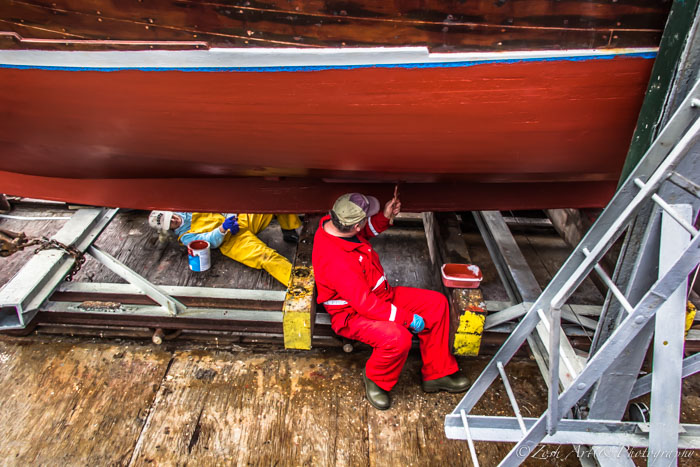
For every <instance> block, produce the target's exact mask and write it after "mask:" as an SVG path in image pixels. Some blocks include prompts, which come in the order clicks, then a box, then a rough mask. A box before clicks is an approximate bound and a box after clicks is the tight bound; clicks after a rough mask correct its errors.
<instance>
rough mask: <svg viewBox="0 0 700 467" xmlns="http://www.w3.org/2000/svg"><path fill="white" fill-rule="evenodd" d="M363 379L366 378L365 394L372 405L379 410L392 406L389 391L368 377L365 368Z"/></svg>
mask: <svg viewBox="0 0 700 467" xmlns="http://www.w3.org/2000/svg"><path fill="white" fill-rule="evenodd" d="M362 379H364V380H365V394H366V395H367V400H368V401H369V403H370V404H372V407H374V408H375V409H379V410H386V409H388V408H389V407H391V399H389V391H385V390H384V389H382V388H380V387H379V386H377V383H375V382H374V381H372V380H371V379H369V378H368V377H367V375H366V374H365V370H362Z"/></svg>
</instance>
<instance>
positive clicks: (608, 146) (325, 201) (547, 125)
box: [0, 52, 653, 212]
mask: <svg viewBox="0 0 700 467" xmlns="http://www.w3.org/2000/svg"><path fill="white" fill-rule="evenodd" d="M47 53H49V54H50V53H51V52H47ZM651 57H653V54H649V53H639V54H635V53H628V54H623V55H618V56H614V55H611V56H596V55H593V56H587V57H584V58H581V57H579V58H576V59H572V58H560V59H546V60H544V59H531V60H530V59H527V60H491V61H486V62H483V61H478V60H477V61H473V62H469V63H466V62H464V63H463V62H457V63H427V64H426V63H423V64H409V65H385V66H345V67H344V66H327V67H306V68H304V67H301V68H300V67H295V68H292V67H281V68H276V69H266V68H231V69H204V70H203V69H198V70H196V71H195V70H193V69H169V68H162V69H158V68H152V69H147V68H140V69H124V68H114V69H112V68H105V69H101V70H97V69H95V68H89V67H88V68H84V67H83V68H81V67H46V66H44V67H41V66H17V65H4V67H3V68H0V81H2V82H3V86H2V88H0V112H2V117H3V121H4V122H5V124H4V125H2V127H0V171H1V172H0V192H2V191H4V192H6V193H9V194H15V195H23V196H31V197H42V198H50V199H60V200H65V201H70V202H76V203H86V204H97V205H108V206H121V207H131V208H153V207H162V208H165V207H167V208H173V209H181V210H206V209H211V210H221V211H227V210H229V211H237V210H240V209H245V210H248V211H268V212H272V211H279V212H281V211H288V212H294V211H299V212H313V211H324V210H326V209H327V208H328V206H329V205H330V203H331V202H332V199H333V198H334V197H335V196H337V195H338V194H341V193H343V192H345V191H348V190H360V189H362V190H364V191H370V192H373V193H376V194H378V195H379V196H381V197H382V198H386V197H388V196H389V195H390V194H391V192H392V191H393V190H392V187H393V184H394V183H395V182H396V181H401V182H402V183H403V185H402V188H401V192H402V196H403V200H404V207H405V208H406V209H407V210H414V211H421V210H455V209H518V208H554V207H599V206H603V205H604V204H605V203H606V202H607V200H608V199H609V198H610V196H611V195H612V193H613V191H614V188H615V186H616V183H617V178H618V176H619V173H620V170H621V167H622V164H623V162H624V157H625V154H626V150H627V147H628V145H629V140H630V137H631V134H632V131H633V129H634V125H635V121H636V116H637V113H638V111H639V107H640V105H641V102H642V98H643V95H644V90H645V88H646V83H647V81H648V77H649V72H650V69H651V65H652V62H653V60H652V59H651Z"/></svg>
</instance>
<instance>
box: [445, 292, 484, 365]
mask: <svg viewBox="0 0 700 467" xmlns="http://www.w3.org/2000/svg"><path fill="white" fill-rule="evenodd" d="M452 301H453V306H454V307H455V308H456V309H457V310H459V313H460V314H459V323H458V324H457V329H456V330H455V336H454V341H453V343H452V347H453V349H454V352H453V353H454V355H460V356H476V355H479V349H480V348H481V335H482V333H483V332H484V322H485V321H486V304H485V303H484V299H483V295H482V294H481V290H480V289H456V290H454V291H453V292H452Z"/></svg>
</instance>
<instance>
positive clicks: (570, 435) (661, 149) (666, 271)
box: [445, 81, 700, 466]
mask: <svg viewBox="0 0 700 467" xmlns="http://www.w3.org/2000/svg"><path fill="white" fill-rule="evenodd" d="M699 104H700V81H698V82H697V83H696V84H695V86H694V87H693V89H692V90H691V91H690V93H689V94H688V96H687V98H686V99H685V100H684V101H683V103H682V104H681V105H680V107H679V108H678V110H677V111H676V113H675V114H674V115H673V116H672V117H671V119H670V120H669V121H668V123H667V124H666V126H665V127H664V129H663V130H662V132H661V133H660V135H659V137H658V138H657V139H656V140H655V141H654V143H653V144H652V145H651V147H650V148H649V150H648V151H647V152H646V154H645V156H644V158H643V159H642V160H641V161H640V163H639V164H638V165H637V167H636V169H635V170H634V171H633V173H632V174H631V175H630V176H629V178H628V179H627V181H626V182H625V183H624V185H623V186H622V187H621V189H620V190H619V191H618V192H617V194H616V195H615V196H614V198H613V199H612V201H611V202H610V203H609V205H608V206H607V208H606V209H605V210H604V211H603V212H602V214H601V215H600V217H599V218H598V220H597V221H596V223H595V224H594V225H593V226H592V227H591V229H590V230H589V232H588V233H587V234H586V235H585V237H584V238H583V239H582V240H581V242H580V243H579V245H578V246H577V247H576V249H575V250H574V251H573V253H572V254H571V256H570V257H569V258H568V259H567V261H566V262H565V263H564V265H563V266H562V267H561V269H560V270H559V271H558V273H557V274H556V275H555V276H554V278H553V279H552V281H551V282H550V284H549V285H548V286H547V287H546V288H545V290H544V291H542V293H541V294H539V296H538V297H537V299H536V300H534V303H533V304H532V305H531V306H530V307H529V309H528V311H527V313H526V314H525V315H524V317H523V318H522V320H521V321H520V323H519V324H518V326H517V327H516V328H515V330H514V331H513V333H512V334H511V335H510V337H509V338H508V339H507V340H506V342H505V343H504V344H503V346H502V347H501V349H500V350H499V351H498V352H497V353H496V355H495V356H494V357H493V359H492V360H491V362H490V363H489V364H488V365H487V367H486V368H485V369H484V371H483V372H482V374H481V375H480V376H479V378H478V379H477V380H476V382H475V383H474V385H473V386H472V388H471V389H470V390H469V392H468V393H467V394H466V395H465V396H464V398H463V399H462V400H461V402H460V403H459V405H457V407H456V408H455V409H454V410H453V411H452V413H451V414H449V415H447V416H446V418H445V433H446V435H447V437H448V438H451V439H463V440H467V441H468V442H469V447H470V450H471V453H472V458H473V460H474V462H475V464H476V463H477V462H478V459H477V455H476V451H475V449H474V441H501V442H516V443H517V444H516V445H515V447H513V449H512V450H511V451H510V452H509V453H508V455H507V456H506V457H505V458H504V459H503V461H502V462H501V465H505V466H510V465H519V464H520V463H521V462H523V461H524V460H525V459H526V458H527V457H528V455H529V454H530V453H532V452H534V451H535V448H536V446H537V445H538V444H539V443H552V444H576V445H588V446H592V447H593V448H592V450H593V452H594V453H595V454H596V457H597V459H598V461H599V463H600V464H606V465H608V464H609V465H613V464H616V465H630V463H631V459H630V458H629V457H628V456H621V457H619V458H617V459H611V458H605V456H604V455H602V454H603V450H604V447H609V446H620V447H642V448H648V452H649V463H650V465H652V464H653V462H655V461H656V459H657V458H658V456H661V455H663V456H664V458H665V459H671V463H673V462H675V459H676V457H675V456H677V453H678V449H700V425H689V424H680V423H679V416H680V401H681V380H682V378H683V377H684V376H687V375H689V374H692V373H694V372H696V371H697V370H698V369H700V365H698V363H697V362H698V356H697V355H695V356H692V357H689V358H688V359H686V360H685V361H684V360H683V345H684V333H685V311H686V300H687V289H688V277H689V276H690V275H691V273H693V271H694V270H695V269H696V268H697V266H698V263H700V235H699V232H698V230H697V229H696V228H695V226H694V222H695V219H696V218H697V215H698V210H699V209H700V118H699V117H700V108H698V105H699ZM625 232H627V237H626V242H625V245H624V246H623V252H622V253H621V255H620V261H619V262H618V266H617V269H616V272H615V274H614V276H613V277H612V278H611V277H610V276H608V274H607V273H606V272H605V271H604V270H603V269H602V268H601V267H600V266H599V262H600V261H601V260H602V258H603V256H604V255H605V254H606V253H607V252H608V250H609V249H610V248H611V246H612V245H613V244H614V243H615V242H616V241H617V239H618V238H620V237H621V236H622V234H623V233H625ZM625 271H628V272H626V273H625ZM629 271H632V272H629ZM592 272H595V273H596V274H598V275H599V276H600V278H601V279H602V281H603V282H604V283H605V284H606V285H607V287H608V288H609V291H610V293H609V294H608V299H607V300H606V304H605V305H604V308H603V314H602V315H601V319H600V322H599V325H598V328H597V329H596V335H595V337H594V340H593V346H592V348H591V353H590V355H589V357H588V359H587V360H586V361H585V363H582V364H581V365H580V366H578V367H576V366H572V365H562V364H561V363H562V360H563V358H564V357H565V356H562V354H561V351H562V350H561V349H562V342H565V336H562V331H561V321H562V310H566V304H567V301H568V300H569V298H570V297H571V295H572V294H573V293H574V291H575V290H576V289H577V288H578V287H579V285H581V283H582V282H583V280H584V279H585V278H586V277H587V276H588V275H589V274H591V273H592ZM645 281H646V282H645ZM654 317H656V320H654V319H653V318H654ZM538 327H540V328H542V327H544V328H545V331H546V333H543V332H541V329H540V330H539V331H538V330H537V328H538ZM533 335H534V336H539V337H540V338H541V337H542V336H545V335H546V336H547V340H546V341H544V342H543V344H544V345H545V346H546V350H547V355H548V362H547V373H546V375H547V376H546V377H547V380H548V381H547V385H548V387H549V394H548V402H547V409H546V411H545V412H544V413H543V414H542V415H541V416H540V417H539V418H524V417H522V415H521V414H520V410H519V407H518V403H517V400H516V396H515V394H514V391H513V390H512V388H511V386H510V383H509V381H508V377H507V373H506V368H505V367H506V365H507V363H508V362H509V361H510V360H511V359H512V358H513V356H514V355H515V353H516V352H517V351H518V349H520V347H521V346H522V345H523V343H524V342H525V341H526V340H528V339H530V338H531V336H533ZM652 335H653V336H654V337H655V339H654V348H653V352H654V365H653V372H652V374H651V375H650V376H647V377H644V378H640V379H637V377H638V375H639V370H640V368H641V364H642V362H643V358H644V355H645V354H646V351H647V348H648V346H649V343H650V342H651V337H652ZM562 372H566V373H568V374H569V378H568V380H567V379H563V378H561V373H562ZM498 377H500V378H501V379H502V381H503V384H504V385H505V387H506V391H507V393H508V397H509V399H510V401H511V404H512V406H513V411H514V414H515V416H514V417H496V416H476V415H470V412H471V411H472V409H473V408H474V406H475V405H476V403H477V402H478V401H479V400H480V399H481V397H482V396H483V395H484V393H485V392H486V391H487V390H488V389H489V387H490V386H491V384H493V383H494V381H495V380H496V378H498ZM649 390H651V420H650V422H649V423H642V422H623V421H620V420H621V418H622V416H623V413H624V408H625V407H626V406H627V404H628V402H629V401H630V399H631V398H633V397H638V396H639V395H642V394H645V393H646V392H648V391H649ZM625 452H626V451H625Z"/></svg>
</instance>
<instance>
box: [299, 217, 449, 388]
mask: <svg viewBox="0 0 700 467" xmlns="http://www.w3.org/2000/svg"><path fill="white" fill-rule="evenodd" d="M325 222H330V216H325V217H324V218H323V219H321V223H320V226H319V228H318V230H317V231H316V236H315V238H314V249H313V256H312V262H313V267H314V275H315V278H316V286H317V287H318V298H317V300H318V303H323V304H324V306H325V308H326V310H327V311H328V313H329V314H330V315H331V326H332V328H333V330H334V331H335V332H336V334H338V335H340V336H343V337H347V338H348V339H353V340H358V341H360V342H364V343H366V344H369V345H371V346H372V348H373V349H374V351H373V352H372V356H371V357H370V359H369V360H368V361H367V366H366V370H365V371H366V375H367V377H368V378H369V379H371V380H372V381H374V382H375V383H376V384H377V385H378V386H379V387H381V388H382V389H384V390H385V391H390V390H391V389H392V388H393V387H394V385H395V384H396V382H397V381H398V379H399V374H400V373H401V368H403V365H404V363H405V362H406V357H408V351H409V350H410V348H411V339H412V336H413V335H412V333H411V332H410V331H409V329H408V327H409V326H410V324H411V321H412V320H413V315H414V314H418V315H420V316H421V317H423V319H424V320H425V329H424V330H423V331H422V332H420V333H419V334H418V339H419V341H420V351H421V357H422V359H423V367H422V374H423V379H424V380H426V381H427V380H432V379H438V378H442V377H443V376H447V375H451V374H452V373H454V372H456V371H457V370H458V369H459V368H458V367H457V362H456V361H455V358H454V357H453V356H452V354H451V353H450V351H449V345H448V341H449V324H448V320H449V305H448V303H447V299H446V298H445V296H444V295H442V294H441V293H438V292H434V291H432V290H424V289H416V288H411V287H392V286H391V285H390V284H389V283H388V281H387V280H386V277H385V276H384V269H383V268H382V265H381V263H380V262H379V255H377V252H376V251H374V248H372V245H370V243H369V242H368V241H367V238H368V237H375V236H377V235H379V233H380V232H383V231H384V230H386V229H387V228H388V227H389V220H388V219H387V218H386V217H384V214H383V213H382V212H381V211H380V212H379V213H377V214H375V215H374V216H372V217H371V218H370V219H369V220H368V223H367V225H366V226H365V228H364V229H363V230H362V232H360V233H359V234H358V235H357V237H358V238H359V240H360V243H355V242H352V241H349V240H346V239H343V238H339V237H335V236H333V235H330V234H329V233H327V232H326V231H324V230H323V224H324V223H325Z"/></svg>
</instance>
